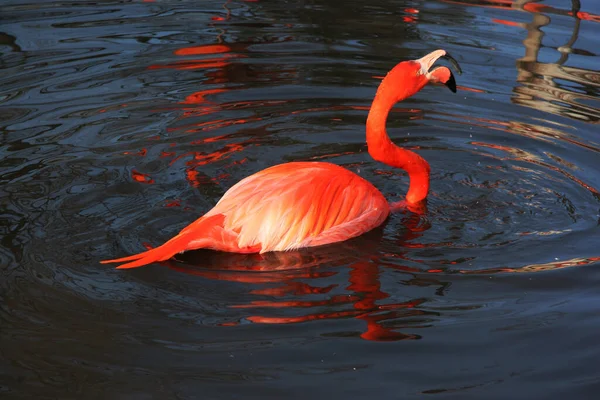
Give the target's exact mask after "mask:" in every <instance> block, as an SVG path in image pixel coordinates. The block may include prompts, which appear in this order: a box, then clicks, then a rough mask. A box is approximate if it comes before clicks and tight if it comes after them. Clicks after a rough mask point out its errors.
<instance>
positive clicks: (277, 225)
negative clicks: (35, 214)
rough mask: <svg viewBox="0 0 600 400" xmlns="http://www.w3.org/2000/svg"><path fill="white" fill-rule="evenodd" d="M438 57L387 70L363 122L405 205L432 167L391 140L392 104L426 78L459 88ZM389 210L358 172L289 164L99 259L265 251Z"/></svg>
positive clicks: (365, 222) (146, 260)
mask: <svg viewBox="0 0 600 400" xmlns="http://www.w3.org/2000/svg"><path fill="white" fill-rule="evenodd" d="M440 57H449V56H448V55H447V54H446V52H445V51H444V50H437V51H434V52H432V53H430V54H428V55H426V56H425V57H423V58H421V59H420V60H416V61H406V62H402V63H400V64H398V65H397V66H396V67H395V68H394V69H392V70H391V71H390V73H388V75H387V76H386V78H385V79H384V80H383V82H382V83H381V85H380V87H379V89H378V91H377V94H376V96H375V100H374V101H373V105H372V107H371V110H370V112H369V117H368V119H367V144H368V147H369V153H370V154H371V156H372V157H373V158H374V159H376V160H378V161H381V162H384V163H386V164H388V165H391V166H395V167H398V168H402V169H404V170H406V171H407V172H408V174H409V177H410V187H409V190H408V193H407V195H406V199H405V203H406V204H408V205H409V206H410V205H411V204H412V205H414V204H417V203H419V202H421V201H422V200H423V199H425V198H426V196H427V193H428V190H429V164H427V162H426V161H425V160H424V159H423V158H422V157H420V156H419V155H417V154H416V153H414V152H412V151H409V150H406V149H402V148H400V147H398V146H396V145H394V144H393V143H392V142H391V140H390V139H389V137H388V135H387V133H386V130H385V122H386V119H387V115H388V113H389V110H390V109H391V108H392V106H393V105H394V104H395V103H396V102H398V101H400V100H402V99H404V98H407V97H410V96H412V95H413V94H415V93H417V92H418V91H419V90H421V88H423V86H425V84H427V83H428V82H441V83H445V84H447V85H448V86H449V87H450V88H451V89H452V90H453V91H455V90H456V88H455V83H454V77H453V75H452V73H451V72H450V70H449V69H448V68H446V67H437V68H436V69H434V70H432V71H429V68H430V67H431V66H432V65H433V63H434V62H435V61H436V60H437V59H438V58H440ZM450 59H451V61H453V63H454V64H455V61H454V60H453V59H452V58H450ZM455 65H456V64H455ZM456 66H457V65H456ZM459 72H460V69H459ZM398 85H399V86H398ZM389 213H390V205H389V204H388V202H387V200H386V199H385V197H384V196H383V195H382V194H381V193H380V192H379V191H378V190H377V189H376V188H375V187H374V186H373V185H372V184H371V183H370V182H368V181H367V180H365V179H363V178H361V177H360V176H358V175H356V174H355V173H353V172H351V171H348V170H347V169H345V168H342V167H340V166H338V165H335V164H331V163H325V162H291V163H286V164H280V165H276V166H273V167H270V168H267V169H265V170H263V171H260V172H257V173H255V174H254V175H251V176H249V177H247V178H245V179H243V180H241V181H240V182H238V183H237V184H236V185H234V186H233V187H231V188H230V189H229V190H228V191H227V192H226V193H225V194H224V195H223V197H222V198H221V200H219V202H218V203H217V204H216V205H215V207H214V208H213V209H211V210H210V211H208V212H207V213H206V214H205V215H203V216H202V217H200V218H199V219H197V220H196V221H194V222H193V223H191V224H190V225H188V226H187V227H185V228H184V229H183V230H182V231H181V232H180V233H179V234H178V235H176V236H175V237H173V238H172V239H170V240H169V241H167V242H166V243H164V244H163V245H162V246H159V247H157V248H155V249H151V250H148V251H146V252H143V253H139V254H136V255H132V256H129V257H123V258H118V259H114V260H106V261H102V263H110V262H121V263H125V264H122V265H121V266H119V267H118V268H134V267H140V266H143V265H146V264H150V263H152V262H156V261H164V260H167V259H169V258H171V257H173V256H174V255H175V254H177V253H180V252H183V251H187V250H195V249H213V250H218V251H226V252H236V253H265V252H270V251H287V250H293V249H299V248H303V247H313V246H321V245H325V244H330V243H335V242H341V241H344V240H347V239H350V238H353V237H356V236H359V235H362V234H363V233H366V232H368V231H370V230H371V229H373V228H375V227H377V226H379V225H381V224H382V223H383V222H384V221H385V219H386V218H387V217H388V215H389Z"/></svg>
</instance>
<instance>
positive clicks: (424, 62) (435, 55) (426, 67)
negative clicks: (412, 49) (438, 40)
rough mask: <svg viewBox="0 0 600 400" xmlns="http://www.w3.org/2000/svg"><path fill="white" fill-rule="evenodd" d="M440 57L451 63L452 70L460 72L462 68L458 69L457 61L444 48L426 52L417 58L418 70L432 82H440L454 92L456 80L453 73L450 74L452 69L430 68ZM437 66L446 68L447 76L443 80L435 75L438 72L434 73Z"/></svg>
mask: <svg viewBox="0 0 600 400" xmlns="http://www.w3.org/2000/svg"><path fill="white" fill-rule="evenodd" d="M440 58H443V59H446V60H448V61H449V62H450V64H451V66H452V67H453V68H454V70H456V72H457V73H458V74H459V75H460V74H462V70H461V69H460V65H458V62H457V61H456V60H455V59H454V57H452V56H451V55H450V54H448V52H446V50H435V51H432V52H431V53H429V54H427V55H426V56H425V57H422V58H420V59H418V60H417V62H418V63H419V64H421V71H420V72H421V74H422V75H425V76H427V77H428V78H429V79H430V80H431V81H433V82H442V83H443V84H444V85H446V86H447V87H448V88H449V89H450V90H451V91H452V92H454V93H456V80H455V79H454V74H452V71H451V70H450V68H446V67H436V68H434V69H433V70H431V67H432V66H433V64H435V62H436V61H437V60H439V59H440ZM438 68H446V69H447V70H448V73H449V74H448V76H447V78H445V79H444V80H440V79H438V77H437V76H436V75H438V74H435V75H434V72H435V70H436V69H438ZM438 72H439V71H438Z"/></svg>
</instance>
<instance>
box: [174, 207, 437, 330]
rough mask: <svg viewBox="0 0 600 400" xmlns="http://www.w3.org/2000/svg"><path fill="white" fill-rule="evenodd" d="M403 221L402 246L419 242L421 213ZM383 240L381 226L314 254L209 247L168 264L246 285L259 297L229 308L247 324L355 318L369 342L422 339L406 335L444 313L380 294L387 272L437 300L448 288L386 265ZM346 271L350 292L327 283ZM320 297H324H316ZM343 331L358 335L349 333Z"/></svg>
mask: <svg viewBox="0 0 600 400" xmlns="http://www.w3.org/2000/svg"><path fill="white" fill-rule="evenodd" d="M402 224H403V227H404V232H403V234H402V236H401V237H399V238H398V240H400V241H403V240H412V239H418V238H419V237H420V236H422V235H423V234H424V232H425V231H426V230H427V227H428V225H427V224H423V223H422V221H421V218H420V217H419V216H418V215H407V217H406V218H404V219H402ZM382 238H383V227H382V228H379V229H376V230H374V231H372V232H370V233H368V234H366V235H364V236H362V237H360V238H356V239H353V240H350V241H347V242H343V243H339V244H335V245H331V246H323V247H319V248H314V249H310V250H304V251H294V252H285V253H267V254H262V255H261V254H251V255H241V254H228V253H218V252H213V251H208V250H203V251H196V252H189V253H185V254H183V255H181V256H179V258H180V259H182V260H184V261H185V262H186V264H183V265H182V264H181V263H176V262H173V261H171V262H168V263H166V265H168V266H169V268H171V269H173V270H176V271H178V272H183V273H186V274H190V275H195V276H201V277H204V278H208V279H215V280H222V281H231V282H242V283H244V284H246V285H248V286H247V289H248V292H249V294H251V295H253V296H257V297H260V298H261V299H259V300H251V301H250V302H248V303H244V304H234V305H232V306H231V307H232V308H235V309H244V310H248V311H250V312H251V314H250V315H247V316H246V317H245V318H244V320H245V321H250V322H253V323H260V324H292V323H300V322H309V321H315V320H335V319H344V318H356V319H358V320H362V321H364V322H365V324H366V327H365V331H364V332H361V333H359V334H358V335H359V336H360V337H361V338H363V339H366V340H373V341H394V340H406V339H420V338H421V335H417V334H413V333H405V332H402V330H404V329H409V330H414V329H421V328H426V327H428V326H431V325H432V324H433V322H434V320H436V319H437V317H438V316H439V312H437V311H430V310H426V309H424V308H423V307H422V306H423V304H424V303H426V302H427V300H426V299H423V298H416V299H411V300H406V301H402V302H389V301H387V302H386V301H385V300H386V299H388V298H390V295H389V294H388V293H386V292H385V291H384V290H383V289H382V283H381V276H382V273H383V272H384V271H385V270H388V271H394V270H395V271H398V272H401V273H402V274H403V275H408V276H410V278H409V279H405V280H402V281H401V282H402V283H403V284H404V285H416V286H420V287H425V286H432V287H435V288H437V289H436V290H435V291H434V294H437V295H444V290H445V289H446V288H448V287H449V284H448V283H447V282H443V281H440V280H438V279H436V278H433V277H428V278H426V279H424V278H422V277H419V276H417V274H418V275H420V274H421V273H422V272H423V271H421V270H419V269H415V268H411V267H408V266H402V265H399V264H396V263H389V262H385V261H384V260H383V259H382V254H383V256H385V253H384V252H382V250H383V249H382V248H381V242H382ZM192 265H197V267H192ZM433 272H435V271H433ZM342 273H347V275H348V278H347V279H348V285H347V286H346V287H345V288H339V287H338V286H339V284H337V283H336V284H331V283H329V284H328V283H327V282H330V281H331V279H332V277H335V276H337V275H339V274H342ZM321 281H323V282H324V283H321ZM315 297H318V299H317V300H314V298H315ZM265 298H268V299H265ZM305 310H307V311H305ZM313 310H314V311H313ZM272 314H277V315H272ZM239 323H240V321H238V322H226V323H222V324H221V325H224V326H232V325H237V324H239ZM340 334H341V335H343V336H347V335H353V334H352V333H348V332H346V333H340Z"/></svg>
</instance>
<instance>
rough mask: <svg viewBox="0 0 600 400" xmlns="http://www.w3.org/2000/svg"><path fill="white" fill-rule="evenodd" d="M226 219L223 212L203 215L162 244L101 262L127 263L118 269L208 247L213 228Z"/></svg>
mask: <svg viewBox="0 0 600 400" xmlns="http://www.w3.org/2000/svg"><path fill="white" fill-rule="evenodd" d="M224 219H225V216H224V215H223V214H216V215H211V216H210V217H202V218H200V219H198V220H197V221H195V222H194V223H192V224H191V225H189V226H188V227H186V228H184V229H183V230H182V231H181V232H180V233H179V234H178V235H177V236H175V237H173V238H171V239H170V240H168V241H167V242H166V243H164V244H163V245H162V246H159V247H157V248H155V249H151V250H148V251H144V252H142V253H138V254H134V255H131V256H127V257H122V258H116V259H114V260H103V261H100V263H101V264H108V263H123V262H124V263H125V264H122V265H119V266H118V267H117V269H126V268H136V267H141V266H144V265H147V264H151V263H153V262H156V261H164V260H168V259H169V258H171V257H173V256H174V255H175V254H177V253H181V252H183V251H185V250H194V249H199V248H202V247H208V244H210V242H211V241H212V240H211V239H210V234H211V231H212V228H213V227H215V226H222V225H223V221H224ZM203 238H206V241H205V242H206V245H205V246H203V245H201V243H202V242H204V241H203V240H202V239H203ZM191 242H194V247H193V248H190V247H189V245H190V243H191Z"/></svg>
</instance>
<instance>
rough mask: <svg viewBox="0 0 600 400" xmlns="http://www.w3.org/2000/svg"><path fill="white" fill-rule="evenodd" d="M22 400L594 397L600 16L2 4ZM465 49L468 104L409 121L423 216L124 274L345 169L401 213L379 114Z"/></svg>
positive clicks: (1, 334)
mask: <svg viewBox="0 0 600 400" xmlns="http://www.w3.org/2000/svg"><path fill="white" fill-rule="evenodd" d="M0 15H1V18H2V24H1V29H0V30H1V31H2V33H0V44H1V47H0V51H1V52H2V55H1V59H0V62H1V64H0V68H2V74H1V75H0V90H1V94H0V96H1V97H0V99H1V100H0V101H1V104H2V105H1V110H0V113H1V114H0V115H1V121H2V122H1V132H2V136H1V138H2V147H1V155H2V158H1V161H0V165H1V167H0V179H1V182H2V184H1V186H0V193H1V197H0V198H1V201H2V203H1V204H2V220H1V221H2V222H1V229H2V231H1V232H2V235H1V238H2V241H1V246H0V261H1V263H0V265H1V270H0V271H1V273H2V278H1V279H0V293H1V297H2V298H1V302H0V304H1V308H0V310H1V314H0V318H1V322H0V323H1V329H0V355H1V356H0V360H1V363H0V394H1V396H2V398H6V399H9V398H10V399H13V398H14V399H19V398H23V399H24V398H39V399H42V398H60V399H70V398H73V399H92V398H110V399H151V398H157V399H167V398H180V399H195V398H202V399H224V398H244V399H264V398H267V397H270V398H289V399H296V398H298V399H300V398H302V399H303V398H327V399H341V398H344V399H346V398H367V397H372V396H377V397H379V398H385V399H388V398H403V399H409V398H421V397H427V395H429V396H433V397H435V398H457V399H471V398H472V399H481V398H497V399H506V398H514V399H516V398H522V399H532V398H544V399H550V398H564V397H565V396H570V397H571V398H581V399H584V398H595V397H596V396H595V395H594V393H596V394H597V391H598V389H600V370H599V369H598V357H600V347H599V346H598V344H597V337H598V336H597V335H598V331H599V329H600V316H599V315H600V313H599V311H600V307H599V306H598V304H600V295H599V294H598V293H599V292H598V289H597V288H598V286H599V285H600V272H599V269H598V267H600V250H599V247H598V243H600V227H599V224H600V195H599V192H598V190H599V189H600V174H599V172H600V163H599V160H600V156H599V152H600V136H598V133H599V130H598V122H599V121H600V103H599V100H598V99H599V97H598V91H599V87H600V72H598V70H599V69H600V68H599V65H600V56H599V54H598V49H599V48H600V39H599V38H600V25H599V22H600V17H599V16H598V15H600V5H599V4H598V2H595V1H591V0H590V1H585V0H583V1H582V2H581V4H580V5H579V4H577V2H574V3H571V2H569V1H566V0H562V1H558V0H554V1H542V2H538V3H533V2H527V1H522V2H520V3H519V4H512V5H511V2H510V1H508V0H488V1H464V2H463V1H427V2H421V1H401V0H397V1H383V0H371V1H368V2H363V1H356V0H353V1H346V2H339V1H337V0H335V1H334V0H319V1H311V2H304V1H299V0H289V1H286V2H267V1H226V2H218V1H157V2H150V1H148V2H143V1H119V2H117V1H102V2H88V1H78V2H70V3H62V2H59V1H39V2H27V1H14V0H5V1H3V2H2V6H1V10H0ZM437 48H444V49H446V50H448V51H449V52H450V53H451V54H452V55H453V56H454V57H455V58H457V59H458V61H459V62H460V64H461V67H462V69H463V71H464V74H463V75H462V76H457V80H458V85H459V86H460V87H459V91H458V93H457V94H453V93H451V92H450V91H448V90H447V89H446V88H444V87H428V88H426V89H425V90H423V91H422V92H421V93H419V94H418V95H417V96H415V97H414V98H412V99H410V100H407V101H406V102H404V103H401V104H399V105H398V106H397V108H396V109H395V111H394V112H393V113H392V115H391V118H390V121H389V123H388V130H389V133H390V135H391V137H392V138H393V140H394V141H395V142H396V143H398V144H400V145H402V146H406V147H408V148H413V149H417V150H416V151H418V152H419V153H420V154H421V155H423V156H424V157H425V158H426V159H427V160H428V161H429V162H430V163H431V166H432V171H433V174H432V192H431V194H430V197H429V203H428V207H429V211H428V213H427V214H426V215H425V216H422V217H419V216H417V215H413V214H411V213H408V212H405V213H399V214H395V215H393V216H392V217H391V218H390V219H389V220H388V221H387V223H386V224H385V225H384V226H383V227H382V228H380V229H377V230H375V231H373V232H371V233H369V234H367V235H365V236H363V237H360V238H357V239H355V240H352V241H349V242H347V243H342V244H339V245H334V246H328V247H325V248H320V249H313V250H308V251H303V252H299V253H289V254H270V255H267V256H266V257H264V258H263V257H259V256H240V255H227V254H215V253H211V252H208V251H201V252H195V253H190V254H187V255H184V256H182V257H180V258H179V260H178V261H169V262H166V263H164V264H163V265H158V264H153V265H151V266H148V267H145V268H139V269H135V270H127V271H117V270H114V269H113V268H112V267H111V266H106V265H100V264H99V263H98V262H99V260H101V259H106V258H114V257H121V256H125V255H127V254H130V253H134V252H139V251H141V250H143V249H144V246H145V245H148V244H149V245H154V246H155V245H157V244H160V243H162V242H163V241H165V240H166V239H168V238H169V237H171V236H172V235H174V234H175V233H176V232H178V230H179V229H181V228H182V227H183V226H185V225H186V224H187V223H189V222H190V221H192V220H194V219H195V218H196V217H197V216H199V215H201V214H202V213H204V212H206V211H207V210H209V209H210V208H211V206H212V205H214V204H215V203H216V202H217V200H218V199H219V197H220V196H221V195H222V194H223V193H224V191H225V190H227V189H228V188H229V187H231V186H232V185H233V184H234V183H235V182H237V181H238V180H240V179H242V178H243V177H245V176H247V175H249V174H251V173H254V172H256V171H259V170H261V169H263V168H265V167H268V166H271V165H274V164H277V163H281V162H287V161H293V160H323V161H330V162H334V163H336V164H340V165H343V166H345V167H347V168H349V169H351V170H352V171H355V172H357V173H359V174H361V175H362V176H363V177H365V178H366V179H368V180H369V181H371V182H373V183H374V184H375V186H377V187H378V188H379V189H380V190H381V191H382V192H383V193H384V194H385V195H386V196H387V197H388V198H390V199H398V198H400V197H401V196H402V195H403V194H404V193H405V191H406V185H407V177H406V175H405V174H404V173H403V172H402V171H397V170H393V169H391V168H388V167H386V166H384V165H382V164H379V163H377V162H375V161H373V160H371V159H370V157H369V156H368V153H367V152H366V146H365V143H364V140H365V135H364V123H365V120H366V114H367V109H368V107H369V105H370V102H371V100H372V97H373V95H374V93H375V90H376V87H377V84H378V83H379V79H380V78H379V77H381V76H383V75H385V73H386V72H387V70H389V69H390V68H391V67H393V66H394V65H395V63H397V62H399V61H401V60H404V59H414V58H418V57H421V56H422V55H424V54H425V53H428V52H430V51H432V50H434V49H437Z"/></svg>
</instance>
